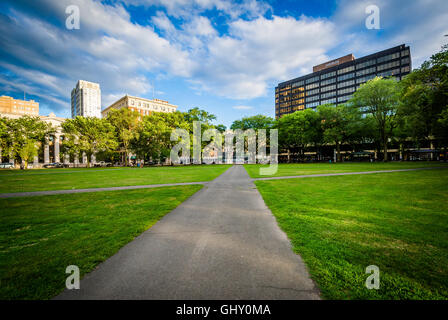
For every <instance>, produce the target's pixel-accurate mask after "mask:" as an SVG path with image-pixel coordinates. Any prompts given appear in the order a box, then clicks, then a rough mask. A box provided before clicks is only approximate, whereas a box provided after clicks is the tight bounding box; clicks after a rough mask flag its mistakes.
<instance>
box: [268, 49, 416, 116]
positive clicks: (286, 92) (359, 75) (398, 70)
mask: <svg viewBox="0 0 448 320" xmlns="http://www.w3.org/2000/svg"><path fill="white" fill-rule="evenodd" d="M411 70H412V63H411V53H410V50H409V46H406V45H404V44H402V45H400V46H397V47H394V48H390V49H387V50H384V51H380V52H377V53H374V54H371V55H368V56H365V57H362V58H359V59H355V57H354V56H353V55H352V54H349V55H346V56H344V57H341V58H339V59H335V60H331V61H329V62H326V63H323V64H320V65H317V66H314V67H313V73H311V74H308V75H305V76H302V77H299V78H295V79H292V80H289V81H285V82H281V83H279V84H278V86H277V87H276V88H275V117H276V118H279V117H281V116H283V115H285V114H288V113H293V112H295V111H297V110H303V109H308V108H313V109H315V108H316V107H317V106H319V105H323V104H340V103H344V102H347V101H348V100H349V99H350V98H351V96H352V95H353V92H355V91H356V89H358V88H359V86H360V85H361V84H363V83H365V82H366V81H368V80H370V79H373V78H375V77H394V78H396V79H397V80H401V79H402V78H403V77H404V76H405V75H407V74H409V73H410V72H411Z"/></svg>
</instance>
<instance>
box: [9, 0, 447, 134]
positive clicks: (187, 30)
mask: <svg viewBox="0 0 448 320" xmlns="http://www.w3.org/2000/svg"><path fill="white" fill-rule="evenodd" d="M71 4H74V5H77V6H78V7H79V8H80V29H79V30H68V29H67V28H66V27H65V21H66V18H67V14H66V13H65V9H66V7H67V6H69V5H71ZM371 4H374V5H376V6H378V8H379V9H380V29H379V30H369V29H367V28H366V27H365V20H366V18H367V16H368V14H366V13H365V9H366V7H367V6H368V5H371ZM447 21H448V1H446V0H413V1H396V0H373V1H364V0H359V1H356V0H355V1H353V0H351V1H349V0H339V1H330V0H315V1H302V0H298V1H293V0H283V1H275V0H266V1H255V0H240V1H227V0H116V1H115V0H108V1H95V0H29V1H23V0H3V1H2V2H1V4H0V43H1V44H2V45H1V46H0V94H3V95H10V96H13V97H15V98H23V92H24V91H25V92H26V96H27V99H34V100H36V101H38V102H39V103H40V113H41V114H44V115H45V114H48V113H50V112H54V113H55V114H56V115H58V116H62V117H70V92H71V89H72V88H73V87H74V86H75V84H76V82H77V80H79V79H83V80H88V81H93V82H98V83H100V86H101V90H102V106H103V108H105V107H107V106H108V105H109V104H111V103H112V102H114V101H115V100H117V99H118V98H120V97H121V96H123V95H124V94H126V93H127V94H131V95H136V96H141V97H146V98H152V97H153V92H154V94H155V97H156V98H159V99H164V100H168V101H169V102H171V103H173V104H176V105H178V106H179V110H181V111H186V110H188V109H190V108H192V107H199V108H202V109H205V110H207V111H209V112H211V113H214V114H215V115H217V117H218V121H217V122H218V123H223V124H225V125H227V126H229V125H230V124H231V123H232V121H233V120H236V119H239V118H241V117H243V116H251V115H255V114H265V115H268V116H274V88H275V86H276V85H277V84H278V83H279V82H282V81H285V80H288V79H291V78H294V77H298V76H301V75H304V74H307V73H310V72H311V71H312V66H313V65H316V64H319V63H322V62H325V61H327V60H331V59H334V58H337V57H339V56H343V55H346V54H348V53H353V54H354V55H355V57H361V56H364V55H367V54H370V53H373V52H375V51H379V50H383V49H387V48H389V47H393V46H396V45H399V44H402V43H406V44H408V45H410V46H411V53H412V58H413V67H418V66H419V65H420V64H421V63H422V62H423V61H424V60H425V59H427V58H428V57H429V56H430V55H431V54H433V53H435V52H437V51H438V50H439V49H440V47H441V46H442V45H443V44H444V43H446V42H447V40H448V38H447V37H444V35H445V34H448V24H447ZM153 84H154V89H153Z"/></svg>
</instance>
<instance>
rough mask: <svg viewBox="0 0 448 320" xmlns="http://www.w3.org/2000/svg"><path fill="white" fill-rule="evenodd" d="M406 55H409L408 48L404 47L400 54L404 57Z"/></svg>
mask: <svg viewBox="0 0 448 320" xmlns="http://www.w3.org/2000/svg"><path fill="white" fill-rule="evenodd" d="M408 55H409V49H405V50H403V51H401V56H402V57H406V56H408Z"/></svg>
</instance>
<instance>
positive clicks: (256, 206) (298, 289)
mask: <svg viewBox="0 0 448 320" xmlns="http://www.w3.org/2000/svg"><path fill="white" fill-rule="evenodd" d="M252 180H253V179H250V178H249V176H248V174H247V172H246V170H245V169H244V167H243V166H233V167H231V168H230V169H228V170H227V171H226V172H225V173H223V174H222V175H221V176H219V177H218V178H217V179H215V180H213V181H212V182H210V183H208V184H206V185H205V187H204V188H203V189H202V190H200V191H199V192H197V193H196V194H195V195H193V196H192V197H191V198H190V199H188V200H187V201H185V202H184V203H182V204H181V205H180V206H179V207H177V208H176V209H175V210H173V211H172V212H170V213H169V214H167V215H166V216H165V217H164V218H162V219H161V220H160V221H159V222H157V223H156V224H155V225H154V226H153V227H152V228H151V229H149V230H147V231H145V232H144V233H143V234H141V235H140V236H138V237H137V238H136V239H135V240H134V241H132V242H130V243H128V244H127V245H126V246H124V247H123V248H122V249H121V250H119V252H118V253H116V254H115V255H114V256H112V257H111V258H109V259H108V260H106V261H105V262H104V263H102V264H100V265H99V266H98V268H97V269H96V270H95V271H93V272H91V273H90V274H87V275H86V276H85V277H84V279H83V280H82V281H81V289H80V290H65V291H64V292H63V293H62V294H60V295H59V296H57V297H56V299H319V292H318V290H317V289H316V287H315V285H314V283H313V282H312V281H311V279H310V278H309V274H308V272H307V270H306V267H305V265H304V264H303V262H302V260H301V258H300V257H299V256H298V255H296V254H294V253H293V252H292V250H291V246H290V243H289V241H288V239H287V237H286V235H285V234H284V233H283V232H282V231H281V230H280V229H279V227H278V225H277V222H276V220H275V218H274V217H273V215H272V213H271V212H270V210H269V209H268V208H267V207H266V205H265V204H264V201H263V199H262V198H261V195H260V194H259V192H258V190H257V189H256V188H255V186H254V184H253V182H252ZM72 263H73V264H76V261H73V262H72Z"/></svg>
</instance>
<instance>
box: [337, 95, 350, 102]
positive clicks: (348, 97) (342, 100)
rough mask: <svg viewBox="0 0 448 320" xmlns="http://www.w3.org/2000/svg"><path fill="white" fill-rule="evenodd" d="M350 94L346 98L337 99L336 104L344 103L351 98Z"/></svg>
mask: <svg viewBox="0 0 448 320" xmlns="http://www.w3.org/2000/svg"><path fill="white" fill-rule="evenodd" d="M352 96H353V95H352V94H348V95H346V96H342V97H339V98H338V102H346V101H348V100H350V99H351V98H352Z"/></svg>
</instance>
